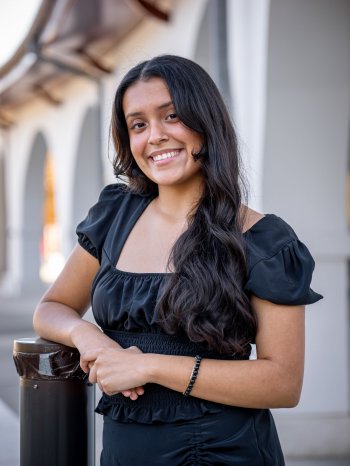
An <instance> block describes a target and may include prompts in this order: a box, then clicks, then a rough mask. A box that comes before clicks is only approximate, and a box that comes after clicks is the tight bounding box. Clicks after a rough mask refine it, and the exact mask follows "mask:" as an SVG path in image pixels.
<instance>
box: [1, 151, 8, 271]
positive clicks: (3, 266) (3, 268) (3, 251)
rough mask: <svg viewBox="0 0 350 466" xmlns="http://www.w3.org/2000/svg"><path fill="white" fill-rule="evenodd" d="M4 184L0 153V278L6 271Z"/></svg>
mask: <svg viewBox="0 0 350 466" xmlns="http://www.w3.org/2000/svg"><path fill="white" fill-rule="evenodd" d="M6 241H7V219H6V186H5V156H4V154H0V279H1V277H2V276H3V275H4V273H5V271H6Z"/></svg>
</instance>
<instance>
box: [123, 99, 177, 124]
mask: <svg viewBox="0 0 350 466" xmlns="http://www.w3.org/2000/svg"><path fill="white" fill-rule="evenodd" d="M173 105H174V103H173V102H172V101H171V100H169V102H165V104H162V105H159V107H157V110H162V109H163V108H167V107H171V106H173ZM142 114H143V112H131V113H128V114H127V115H125V120H127V119H128V118H130V117H135V116H140V115H142Z"/></svg>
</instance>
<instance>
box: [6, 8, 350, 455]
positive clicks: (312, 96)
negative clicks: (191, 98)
mask: <svg viewBox="0 0 350 466" xmlns="http://www.w3.org/2000/svg"><path fill="white" fill-rule="evenodd" d="M161 53H172V54H178V55H182V56H186V57H188V58H192V59H194V60H195V61H197V62H199V63H200V64H201V65H202V66H203V67H204V68H206V69H207V70H208V71H209V73H210V74H211V75H212V76H213V78H214V79H215V81H216V82H217V84H218V86H219V88H220V89H221V91H222V93H223V95H224V97H225V99H226V102H227V104H228V106H229V108H230V109H231V112H232V115H233V118H234V120H235V122H236V126H237V129H238V133H239V135H240V139H241V147H242V153H243V155H244V159H245V162H246V166H247V171H248V173H249V175H250V179H251V190H252V196H251V205H252V207H255V208H257V209H259V210H261V211H263V212H271V213H275V214H277V215H280V216H281V217H283V218H284V219H285V220H286V221H287V222H289V223H290V224H292V225H293V227H294V228H295V230H296V231H297V233H298V235H299V236H300V237H301V238H302V240H303V241H304V242H305V243H306V244H307V245H308V246H309V248H310V249H311V251H312V253H313V255H314V257H315V259H316V263H317V267H316V271H315V276H314V282H313V288H314V289H315V290H317V291H319V292H320V293H322V294H323V295H324V296H325V299H324V300H323V301H321V302H319V303H317V304H316V305H314V306H312V307H310V308H309V309H308V310H307V346H306V370H305V383H304V390H303V395H302V400H301V403H300V405H299V406H298V407H297V408H296V409H293V410H279V411H276V412H275V413H274V415H275V418H276V420H277V424H278V427H279V431H280V436H281V441H282V444H283V448H284V451H285V453H286V454H287V455H290V456H307V455H310V456H321V457H323V456H328V455H336V456H338V455H339V456H342V455H343V456H345V455H349V454H350V441H349V438H350V415H349V407H350V406H349V405H350V403H349V401H350V399H349V396H350V390H349V388H350V377H349V375H350V370H349V292H348V290H349V252H350V238H349V224H348V220H347V211H348V210H349V198H347V196H349V195H347V194H346V193H347V176H348V175H347V173H348V167H349V127H350V2H349V1H348V0H318V1H315V0H192V1H187V0H163V1H162V0H159V1H151V0H75V1H71V0H53V1H51V2H46V1H42V4H41V6H40V8H39V10H38V13H37V16H36V18H35V20H34V23H33V25H32V27H31V29H30V31H29V32H28V35H27V37H26V38H25V40H24V42H23V43H22V44H21V45H20V47H19V48H18V50H17V51H16V53H15V54H14V56H13V57H12V58H11V59H10V60H9V61H8V62H7V63H5V64H3V65H2V67H1V68H0V125H1V138H0V276H1V282H0V297H1V296H2V297H6V298H9V297H10V298H11V297H13V298H18V297H21V298H23V297H24V298H25V297H26V296H32V295H33V294H34V295H39V293H40V292H41V291H42V290H43V289H44V288H45V286H47V283H49V282H50V281H52V280H53V279H54V277H55V275H56V274H57V273H58V271H59V270H60V267H61V266H62V263H63V261H64V259H65V258H66V257H67V255H68V254H69V251H70V250H71V248H72V247H73V245H74V244H75V235H74V230H75V226H76V224H77V223H78V222H79V220H81V219H82V218H83V217H84V216H85V214H86V212H87V210H88V208H89V207H90V206H91V205H92V204H93V203H94V202H95V201H96V199H97V197H98V194H99V191H100V190H101V188H102V186H103V185H105V184H107V183H109V182H113V174H112V167H111V163H110V161H109V158H108V155H112V154H111V150H110V147H109V137H108V135H109V119H110V113H111V105H112V102H113V92H114V90H115V88H116V86H117V84H118V82H119V80H120V78H121V76H122V75H123V74H124V72H126V71H127V70H128V69H129V68H130V67H131V66H132V65H134V64H136V63H137V62H138V61H140V60H142V59H145V58H149V57H151V56H154V55H157V54H161ZM348 192H349V191H348ZM0 317H1V316H0Z"/></svg>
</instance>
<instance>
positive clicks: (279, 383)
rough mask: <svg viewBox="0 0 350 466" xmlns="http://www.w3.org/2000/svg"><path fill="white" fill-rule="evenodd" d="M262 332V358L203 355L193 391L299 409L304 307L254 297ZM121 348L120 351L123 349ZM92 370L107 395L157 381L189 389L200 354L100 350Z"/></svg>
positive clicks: (244, 402)
mask: <svg viewBox="0 0 350 466" xmlns="http://www.w3.org/2000/svg"><path fill="white" fill-rule="evenodd" d="M252 305H253V306H254V308H255V310H256V312H257V316H258V324H259V327H258V328H259V330H258V334H257V338H256V347H257V358H258V359H257V360H249V361H221V360H211V359H203V360H202V362H201V366H200V369H199V373H198V377H197V380H196V382H195V384H194V387H193V389H192V392H191V395H192V396H195V397H199V398H203V399H206V400H210V401H215V402H218V403H223V404H228V405H233V406H240V407H247V408H280V407H293V406H295V405H296V404H297V403H298V401H299V398H300V392H301V387H302V380H303V371H304V308H303V306H281V305H275V304H272V303H270V302H268V301H263V300H261V299H259V298H256V297H254V298H253V300H252ZM117 351H118V350H117ZM92 356H96V362H95V365H94V367H93V369H92V370H91V372H90V380H91V381H92V382H96V381H98V382H99V383H100V385H102V387H103V389H104V391H105V392H106V393H109V394H112V393H114V390H116V391H120V390H122V389H126V388H128V387H130V386H138V385H143V384H145V383H147V382H153V383H157V384H160V385H163V386H165V387H168V388H171V389H173V390H176V391H179V392H184V390H185V389H186V387H187V385H188V382H189V378H190V374H191V372H192V368H193V365H194V358H192V357H186V356H167V355H157V354H131V353H130V354H127V353H124V355H123V357H121V358H115V350H106V351H103V350H102V351H100V352H99V353H98V354H96V355H92V354H85V355H83V357H87V358H89V357H92Z"/></svg>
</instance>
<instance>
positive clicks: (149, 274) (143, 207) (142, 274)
mask: <svg viewBox="0 0 350 466" xmlns="http://www.w3.org/2000/svg"><path fill="white" fill-rule="evenodd" d="M156 197H157V196H150V197H149V198H146V202H145V203H144V204H143V203H140V206H141V208H140V209H139V212H138V215H135V219H134V220H133V221H132V222H130V224H129V228H128V230H127V231H126V234H124V235H123V236H124V239H123V241H121V242H120V245H119V247H118V248H116V254H115V255H113V257H112V258H111V269H112V270H113V271H114V272H115V273H116V274H118V275H125V276H131V277H132V276H133V277H166V276H168V275H169V276H170V275H173V273H174V272H132V271H128V270H121V269H120V268H119V267H118V262H119V258H120V255H121V253H122V251H123V249H124V246H125V244H126V242H127V240H128V238H129V236H130V234H131V232H132V230H133V229H134V227H135V225H136V223H137V222H138V221H139V219H140V218H141V216H142V215H143V213H144V212H145V210H146V209H147V207H148V206H149V205H150V203H151V202H152V201H153V200H154V199H156ZM272 216H273V214H264V216H263V217H261V218H260V219H259V220H258V221H257V222H255V223H254V224H253V225H252V226H251V227H250V228H249V229H248V230H246V231H244V232H243V233H242V235H243V236H245V235H247V234H249V233H251V232H252V231H254V230H255V228H256V227H257V226H258V225H259V226H260V224H261V222H263V221H264V220H266V219H267V218H270V217H272Z"/></svg>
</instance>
